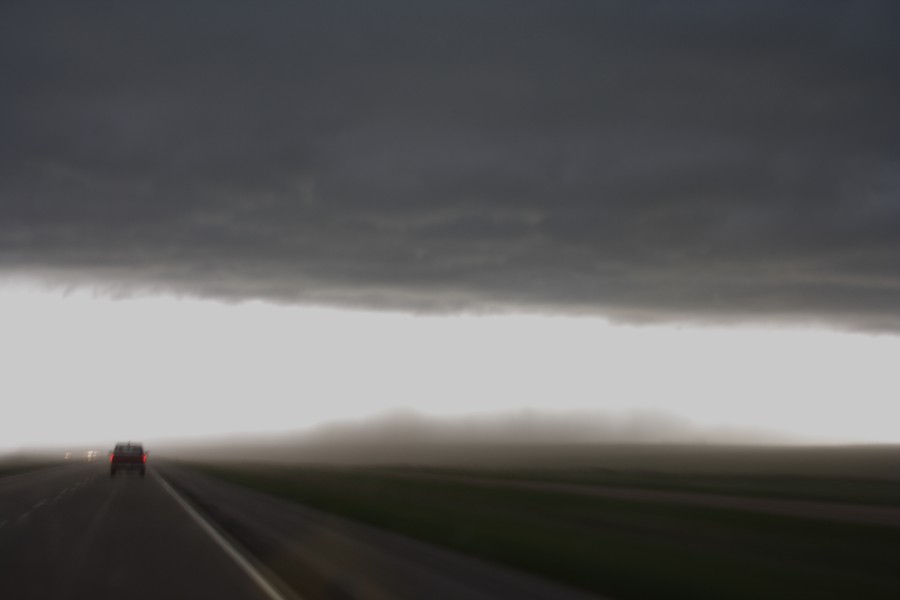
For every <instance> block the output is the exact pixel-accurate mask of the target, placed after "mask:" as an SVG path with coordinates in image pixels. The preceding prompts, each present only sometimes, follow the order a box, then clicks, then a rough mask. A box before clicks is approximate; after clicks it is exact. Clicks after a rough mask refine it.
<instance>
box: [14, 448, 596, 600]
mask: <svg viewBox="0 0 900 600" xmlns="http://www.w3.org/2000/svg"><path fill="white" fill-rule="evenodd" d="M0 598H4V599H5V598H15V599H17V600H18V599H31V598H35V599H38V598H40V599H43V598H48V599H80V598H91V599H97V600H100V599H104V598H116V599H118V598H128V599H129V600H131V599H136V600H137V599H143V598H191V599H204V598H215V599H222V598H229V599H235V600H241V599H268V600H274V599H285V600H292V599H296V598H303V599H310V600H320V599H324V600H332V599H341V600H349V599H357V598H360V599H361V598H365V599H369V598H371V599H382V598H384V599H387V598H401V599H402V598H409V599H415V598H428V599H429V600H441V599H448V600H449V599H457V598H467V599H472V600H480V599H483V600H488V599H495V598H516V599H521V600H548V599H560V600H589V599H596V598H597V596H592V595H589V594H586V593H583V592H579V591H577V590H573V589H570V588H566V587H563V586H560V585H557V584H554V583H551V582H548V581H545V580H543V579H539V578H537V577H533V576H531V575H528V574H525V573H520V572H517V571H513V570H510V569H506V568H504V567H500V566H497V565H493V564H489V563H486V562H483V561H480V560H477V559H474V558H471V557H467V556H462V555H459V554H455V553H452V552H449V551H446V550H443V549H440V548H436V547H434V546H430V545H428V544H425V543H422V542H418V541H415V540H411V539H409V538H405V537H403V536H400V535H396V534H393V533H391V532H387V531H383V530H379V529H375V528H372V527H368V526H365V525H362V524H359V523H354V522H351V521H348V520H345V519H341V518H339V517H336V516H333V515H329V514H327V513H323V512H320V511H315V510H312V509H308V508H305V507H302V506H298V505H296V504H293V503H290V502H286V501H284V500H280V499H277V498H273V497H271V496H268V495H265V494H260V493H258V492H254V491H252V490H248V489H245V488H241V487H238V486H234V485H231V484H228V483H226V482H223V481H220V480H218V479H213V478H210V477H206V476H204V475H202V474H200V473H197V472H194V471H191V470H187V469H184V468H179V467H177V466H163V467H160V468H153V467H151V468H149V469H148V472H147V476H146V477H145V478H141V477H140V476H138V475H137V474H135V475H125V476H122V475H117V476H116V477H115V478H114V479H111V478H110V477H109V472H108V468H107V467H106V465H105V464H104V463H102V462H101V463H93V464H73V465H67V466H64V467H57V468H51V469H45V470H41V471H35V472H31V473H25V474H22V475H16V476H12V477H5V478H0Z"/></svg>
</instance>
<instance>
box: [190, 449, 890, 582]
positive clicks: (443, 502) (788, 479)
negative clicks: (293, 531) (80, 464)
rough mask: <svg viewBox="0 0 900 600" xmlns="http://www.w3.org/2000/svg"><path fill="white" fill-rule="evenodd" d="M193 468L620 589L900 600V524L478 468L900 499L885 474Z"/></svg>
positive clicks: (526, 566) (650, 484)
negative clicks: (637, 497) (520, 484)
mask: <svg viewBox="0 0 900 600" xmlns="http://www.w3.org/2000/svg"><path fill="white" fill-rule="evenodd" d="M762 467H764V465H761V468H762ZM202 468H203V469H204V470H205V471H207V472H209V473H211V474H213V475H216V476H218V477H221V478H224V479H226V480H229V481H232V482H236V483H239V484H242V485H246V486H249V487H252V488H255V489H258V490H262V491H265V492H269V493H272V494H275V495H278V496H282V497H285V498H288V499H291V500H294V501H297V502H300V503H303V504H306V505H309V506H313V507H316V508H319V509H323V510H326V511H330V512H333V513H336V514H339V515H343V516H346V517H349V518H351V519H356V520H359V521H362V522H365V523H369V524H372V525H375V526H379V527H383V528H386V529H390V530H393V531H397V532H400V533H403V534H406V535H409V536H411V537H414V538H418V539H422V540H426V541H428V542H431V543H435V544H439V545H442V546H445V547H449V548H452V549H454V550H457V551H460V552H464V553H468V554H472V555H476V556H480V557H483V558H486V559H489V560H492V561H495V562H499V563H504V564H507V565H510V566H513V567H516V568H519V569H522V570H526V571H529V572H533V573H536V574H540V575H543V576H545V577H548V578H551V579H555V580H558V581H562V582H566V583H568V584H570V585H573V586H577V587H580V588H583V589H587V590H591V591H595V592H598V593H602V594H607V595H609V596H612V597H616V598H695V599H702V598H747V599H750V598H754V599H755V598H791V599H794V598H804V597H806V598H810V597H815V598H848V597H851V598H900V572H898V569H897V564H898V561H900V528H893V527H880V526H873V525H860V524H852V523H842V522H836V521H825V520H814V519H807V518H796V517H785V516H777V515H771V514H760V513H755V512H744V511H738V510H730V509H719V508H706V507H697V506H690V505H685V504H676V503H668V502H657V501H653V502H649V501H624V500H614V499H608V498H597V497H591V496H585V495H579V494H576V493H567V492H561V491H558V490H552V491H551V490H522V489H514V488H509V487H504V486H503V485H492V484H491V481H492V480H491V479H487V478H493V477H504V478H512V479H518V480H528V481H549V482H576V483H584V484H603V485H608V486H627V487H638V488H641V487H643V488H649V489H657V490H658V489H666V490H686V491H695V492H696V491H702V492H705V493H713V494H724V495H732V496H733V495H745V496H749V497H773V496H774V497H791V498H806V499H816V500H828V501H840V502H844V503H854V502H864V503H873V504H880V505H882V506H900V503H898V502H897V498H898V494H897V490H896V487H897V482H896V481H893V480H891V479H879V478H872V477H869V478H853V477H847V476H842V477H838V476H837V475H835V473H834V472H831V473H829V474H827V475H826V476H819V475H813V476H806V477H799V476H786V475H785V474H783V473H779V474H776V475H769V476H766V475H764V474H761V473H759V472H756V473H753V472H749V473H747V474H730V475H722V474H718V475H716V474H712V473H704V472H702V471H703V470H702V469H701V470H700V471H698V470H697V469H688V470H685V469H681V470H677V469H676V470H671V469H670V470H668V471H654V472H651V471H647V470H640V469H636V470H635V469H632V470H617V469H610V468H609V467H608V465H606V466H603V467H602V468H596V467H594V468H589V467H585V466H579V467H577V468H566V469H562V468H554V469H550V468H547V467H543V468H540V469H533V468H522V467H515V468H513V467H510V468H500V469H498V468H492V469H480V470H477V469H476V470H472V469H463V468H459V467H457V468H451V469H444V468H442V469H437V468H424V467H416V468H409V467H407V468H387V467H377V468H350V467H343V468H336V467H327V468H326V467H318V468H316V467H290V466H255V467H253V466H246V465H245V466H241V467H238V466H233V465H232V466H223V465H218V466H210V465H205V466H203V467H202ZM763 470H764V469H763ZM422 473H425V474H426V475H427V477H422V476H421V474H422ZM442 474H446V475H447V476H448V477H449V478H447V479H444V478H442V477H441V475H442ZM460 475H466V476H475V477H480V478H485V479H484V481H482V482H481V483H479V484H477V485H475V484H472V483H469V482H464V481H459V480H455V479H452V478H453V477H459V476H460Z"/></svg>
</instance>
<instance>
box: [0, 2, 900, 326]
mask: <svg viewBox="0 0 900 600" xmlns="http://www.w3.org/2000/svg"><path fill="white" fill-rule="evenodd" d="M49 4H50V5H51V6H52V10H46V8H47V7H46V6H45V3H11V4H7V5H5V6H4V7H3V8H2V9H0V66H2V69H3V72H4V73H6V77H5V80H6V85H5V88H6V90H7V92H6V93H5V94H4V95H3V97H2V99H0V131H2V132H3V134H2V136H0V274H2V275H3V276H4V277H7V278H25V279H32V280H37V281H40V282H42V283H45V284H49V285H60V286H93V287H96V288H97V289H101V290H105V291H106V292H109V293H114V294H125V295H129V294H142V293H144V292H146V291H148V290H150V291H154V292H165V293H175V294H182V295H188V296H199V297H208V298H216V299H224V300H230V301H240V300H248V299H262V300H269V301H275V302H284V303H303V304H318V305H330V306H345V307H355V308H379V309H381V308H386V309H391V310H400V311H425V312H443V313H446V312H458V311H475V312H478V311H509V310H514V311H515V310H525V311H539V312H552V313H570V314H585V313H588V314H600V315H604V316H607V317H611V318H614V319H623V320H629V321H692V322H731V321H766V322H803V323H807V322H814V323H818V324H822V323H824V324H826V325H829V326H835V327H841V328H853V329H866V330H876V331H891V332H895V333H896V332H897V331H898V330H900V271H898V265H900V149H898V148H900V146H898V144H897V141H896V140H897V139H900V112H898V111H897V110H896V106H897V105H898V104H900V58H898V57H900V36H898V35H897V33H896V32H897V24H898V23H900V8H898V5H897V3H896V2H893V1H876V0H865V1H862V2H829V3H817V4H815V5H810V4H809V3H805V2H794V1H790V2H770V1H763V2H754V3H740V2H716V3H711V2H694V1H692V2H687V3H678V5H672V4H670V3H665V2H659V3H657V2H649V3H605V2H577V1H576V2H566V3H557V2H527V3H522V2H487V3H485V2H467V1H466V2H453V3H449V2H438V3H426V4H422V3H410V2H403V1H388V2H380V3H378V4H377V6H376V5H372V6H367V5H364V4H360V5H357V4H356V3H325V4H323V3H305V2H297V3H289V4H278V5H272V6H268V7H267V8H266V9H265V10H258V8H259V7H256V6H252V7H251V6H250V5H247V4H242V3H235V2H224V3H216V4H215V6H214V7H212V8H211V9H210V10H200V9H199V8H197V7H186V6H184V5H182V4H181V3H155V4H154V5H153V6H143V5H135V4H129V5H121V4H111V5H109V6H108V7H107V10H104V11H102V12H90V11H85V10H82V8H81V7H75V6H73V5H70V4H67V3H49ZM85 40H90V42H89V43H87V42H85Z"/></svg>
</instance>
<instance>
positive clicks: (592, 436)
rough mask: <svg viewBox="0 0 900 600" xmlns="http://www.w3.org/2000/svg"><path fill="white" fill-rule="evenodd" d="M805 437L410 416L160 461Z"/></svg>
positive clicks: (206, 442)
mask: <svg viewBox="0 0 900 600" xmlns="http://www.w3.org/2000/svg"><path fill="white" fill-rule="evenodd" d="M803 441H804V440H803V439H801V438H799V437H798V436H792V435H789V434H786V433H781V432H776V431H768V430H762V429H752V428H742V427H735V426H730V425H721V426H703V425H698V424H696V423H694V422H692V421H690V420H689V419H686V418H683V417H680V416H677V415H674V414H670V413H665V412H660V411H631V412H621V413H616V412H604V411H598V410H570V411H549V410H532V409H524V410H516V411H502V412H491V413H483V414H469V415H461V416H435V415H429V414H425V413H422V412H417V411H414V410H411V409H396V410H392V411H387V412H382V413H378V414H376V415H373V416H370V417H367V418H360V419H353V420H349V419H348V420H338V421H330V422H326V423H323V424H320V425H318V426H315V427H311V428H309V429H306V430H302V431H297V432H292V433H283V434H277V435H237V436H233V437H229V438H224V437H215V438H213V437H211V438H205V439H202V440H192V441H189V440H167V441H165V440H161V441H160V442H159V444H158V448H159V450H160V452H159V454H160V455H162V456H165V457H167V458H175V459H187V460H194V459H196V460H222V461H249V462H281V463H326V464H397V463H403V464H436V465H440V464H459V465H467V466H472V465H476V464H504V463H507V462H525V463H540V462H541V460H542V459H543V458H551V457H559V449H560V448H564V447H574V446H581V447H590V446H638V447H641V446H647V447H651V446H660V445H665V446H672V445H674V446H698V445H700V446H707V445H709V446H713V445H740V446H763V445H790V444H797V443H802V442H803Z"/></svg>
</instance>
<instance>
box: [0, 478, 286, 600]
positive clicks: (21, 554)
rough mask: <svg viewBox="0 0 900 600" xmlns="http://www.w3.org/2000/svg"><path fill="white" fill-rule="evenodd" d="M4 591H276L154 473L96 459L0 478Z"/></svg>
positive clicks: (252, 597) (128, 594) (250, 597)
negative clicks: (117, 468)
mask: <svg viewBox="0 0 900 600" xmlns="http://www.w3.org/2000/svg"><path fill="white" fill-rule="evenodd" d="M0 598H10V599H13V598H15V599H22V600H25V599H32V598H34V599H45V598H46V599H53V600H57V599H59V600H62V599H74V600H77V599H81V598H91V599H97V600H101V599H104V598H117V599H118V598H128V599H130V600H138V599H145V598H146V599H155V598H198V599H202V598H217V599H221V598H234V599H247V600H257V599H260V600H261V599H269V600H270V599H271V598H272V596H271V595H270V594H269V593H268V592H267V591H266V590H265V589H264V588H263V587H261V586H260V585H259V583H257V582H256V581H254V579H253V578H252V577H251V576H250V575H249V574H248V573H247V571H245V570H244V569H243V568H241V567H240V565H239V564H238V563H237V562H236V560H235V558H234V557H232V556H230V555H229V554H228V553H227V552H226V551H224V550H223V548H222V547H221V546H220V545H219V543H217V541H216V540H215V538H214V537H212V536H211V535H210V534H209V533H208V532H207V531H206V530H205V529H204V527H203V526H202V525H201V524H200V523H199V522H198V521H197V520H196V519H195V518H194V517H193V516H192V515H191V514H190V513H189V512H188V511H186V510H185V509H184V507H182V506H181V504H180V502H179V501H178V499H176V497H174V496H173V495H172V494H171V493H170V492H169V491H167V490H166V488H165V487H164V485H163V484H162V483H161V481H160V479H159V477H158V476H157V475H155V474H154V473H153V471H152V470H150V472H149V473H148V475H147V477H145V478H141V477H140V476H139V475H137V474H134V475H130V474H124V475H123V474H117V475H116V477H115V478H114V479H111V478H110V477H109V470H108V468H107V466H106V464H105V463H103V462H102V461H101V462H99V463H87V464H72V465H65V466H63V467H56V468H50V469H44V470H40V471H34V472H30V473H24V474H21V475H16V476H12V477H4V478H2V479H0Z"/></svg>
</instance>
